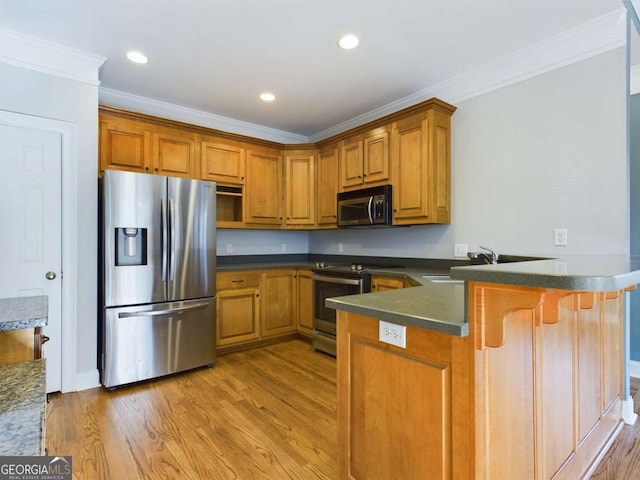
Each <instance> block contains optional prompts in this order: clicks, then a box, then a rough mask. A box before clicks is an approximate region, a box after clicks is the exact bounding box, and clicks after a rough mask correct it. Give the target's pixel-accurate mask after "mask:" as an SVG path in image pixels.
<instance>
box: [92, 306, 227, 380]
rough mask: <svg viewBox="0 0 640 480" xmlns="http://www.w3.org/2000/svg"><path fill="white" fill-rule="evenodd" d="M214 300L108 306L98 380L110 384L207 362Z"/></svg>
mask: <svg viewBox="0 0 640 480" xmlns="http://www.w3.org/2000/svg"><path fill="white" fill-rule="evenodd" d="M215 303H216V302H215V298H205V299H199V300H193V301H188V302H170V303H161V304H154V305H142V306H137V307H129V308H126V307H123V308H107V309H105V321H104V332H103V342H104V345H103V358H102V384H103V385H104V386H105V387H107V388H111V387H115V386H118V385H124V384H127V383H132V382H138V381H140V380H146V379H149V378H155V377H160V376H162V375H167V374H170V373H175V372H180V371H184V370H189V369H192V368H196V367H200V366H204V365H212V364H213V362H214V361H215V358H216V347H215V330H216V327H215V325H216V320H215V315H216V309H215Z"/></svg>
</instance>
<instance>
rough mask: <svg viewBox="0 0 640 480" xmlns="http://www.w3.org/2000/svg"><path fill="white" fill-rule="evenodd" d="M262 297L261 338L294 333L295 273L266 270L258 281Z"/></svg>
mask: <svg viewBox="0 0 640 480" xmlns="http://www.w3.org/2000/svg"><path fill="white" fill-rule="evenodd" d="M260 290H261V297H262V312H261V314H262V318H261V322H262V336H263V337H269V336H273V335H280V334H284V333H292V332H295V331H296V308H297V305H296V303H297V302H296V299H297V292H298V288H297V284H296V271H295V270H291V269H276V270H268V271H266V272H263V273H262V276H261V279H260Z"/></svg>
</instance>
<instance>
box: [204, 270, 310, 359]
mask: <svg viewBox="0 0 640 480" xmlns="http://www.w3.org/2000/svg"><path fill="white" fill-rule="evenodd" d="M216 281H217V294H216V295H217V298H216V305H217V317H216V318H217V322H216V345H217V347H218V352H219V353H224V352H225V351H232V350H238V349H240V348H246V347H248V346H255V345H259V344H262V343H270V342H273V341H276V340H279V339H281V338H282V339H286V338H290V337H293V336H295V335H296V334H302V335H304V336H307V337H310V336H311V332H312V331H313V281H312V280H311V270H308V269H304V268H303V269H295V268H279V269H269V270H244V271H226V272H218V274H217V275H216Z"/></svg>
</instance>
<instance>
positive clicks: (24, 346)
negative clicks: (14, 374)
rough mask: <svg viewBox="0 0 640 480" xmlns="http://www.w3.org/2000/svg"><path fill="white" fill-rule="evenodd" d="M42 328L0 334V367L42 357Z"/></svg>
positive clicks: (22, 329)
mask: <svg viewBox="0 0 640 480" xmlns="http://www.w3.org/2000/svg"><path fill="white" fill-rule="evenodd" d="M41 331H42V328H40V327H38V328H21V329H17V330H9V331H4V332H0V365H3V364H6V363H18V362H25V361H27V360H33V359H37V358H41V357H42V343H41V337H42V334H41Z"/></svg>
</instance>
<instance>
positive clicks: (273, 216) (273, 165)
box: [245, 148, 282, 225]
mask: <svg viewBox="0 0 640 480" xmlns="http://www.w3.org/2000/svg"><path fill="white" fill-rule="evenodd" d="M281 189H282V156H281V155H280V152H279V151H278V150H272V149H268V148H255V149H248V150H247V183H246V197H247V198H246V202H245V204H246V214H245V221H246V223H255V224H264V225H281V224H282V213H281V205H282V193H281V192H282V190H281Z"/></svg>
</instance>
